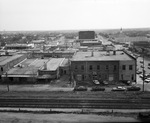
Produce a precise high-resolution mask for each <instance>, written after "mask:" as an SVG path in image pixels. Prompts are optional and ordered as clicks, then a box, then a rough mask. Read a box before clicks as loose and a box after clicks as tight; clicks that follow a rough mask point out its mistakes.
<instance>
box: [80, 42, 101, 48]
mask: <svg viewBox="0 0 150 123" xmlns="http://www.w3.org/2000/svg"><path fill="white" fill-rule="evenodd" d="M101 45H102V42H100V41H83V42H81V43H80V46H88V47H99V46H101Z"/></svg>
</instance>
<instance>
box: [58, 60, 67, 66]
mask: <svg viewBox="0 0 150 123" xmlns="http://www.w3.org/2000/svg"><path fill="white" fill-rule="evenodd" d="M68 65H69V59H64V60H63V62H62V64H61V65H60V66H61V67H64V66H68Z"/></svg>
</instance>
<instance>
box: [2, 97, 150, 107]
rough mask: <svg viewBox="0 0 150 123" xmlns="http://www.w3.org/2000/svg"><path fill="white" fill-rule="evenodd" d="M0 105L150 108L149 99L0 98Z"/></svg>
mask: <svg viewBox="0 0 150 123" xmlns="http://www.w3.org/2000/svg"><path fill="white" fill-rule="evenodd" d="M0 107H16V108H93V109H150V99H129V100H126V99H103V100H102V99H101V100H100V99H95V98H94V99H91V98H90V99H88V98H85V99H79V98H78V99H71V98H64V99H6V98H5V99H0Z"/></svg>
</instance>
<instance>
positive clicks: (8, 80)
mask: <svg viewBox="0 0 150 123" xmlns="http://www.w3.org/2000/svg"><path fill="white" fill-rule="evenodd" d="M6 81H7V90H8V92H9V80H8V74H7V72H6Z"/></svg>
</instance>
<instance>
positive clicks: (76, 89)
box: [74, 86, 87, 91]
mask: <svg viewBox="0 0 150 123" xmlns="http://www.w3.org/2000/svg"><path fill="white" fill-rule="evenodd" d="M74 91H87V87H85V86H78V87H75V88H74Z"/></svg>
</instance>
